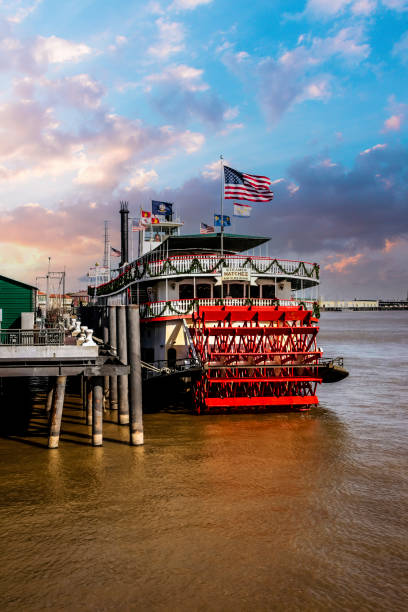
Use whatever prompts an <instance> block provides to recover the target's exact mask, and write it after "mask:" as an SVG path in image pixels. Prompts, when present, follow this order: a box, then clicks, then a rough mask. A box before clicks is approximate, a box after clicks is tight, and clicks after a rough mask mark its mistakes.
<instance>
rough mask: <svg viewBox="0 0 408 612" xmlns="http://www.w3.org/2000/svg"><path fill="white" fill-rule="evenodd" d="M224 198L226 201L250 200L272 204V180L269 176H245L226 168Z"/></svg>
mask: <svg viewBox="0 0 408 612" xmlns="http://www.w3.org/2000/svg"><path fill="white" fill-rule="evenodd" d="M224 179H225V182H224V197H225V199H226V200H250V201H251V202H270V201H271V200H272V199H273V192H272V191H271V190H270V186H271V179H269V178H268V177H267V176H257V175H256V174H245V173H244V172H238V170H234V169H233V168H229V167H228V166H224Z"/></svg>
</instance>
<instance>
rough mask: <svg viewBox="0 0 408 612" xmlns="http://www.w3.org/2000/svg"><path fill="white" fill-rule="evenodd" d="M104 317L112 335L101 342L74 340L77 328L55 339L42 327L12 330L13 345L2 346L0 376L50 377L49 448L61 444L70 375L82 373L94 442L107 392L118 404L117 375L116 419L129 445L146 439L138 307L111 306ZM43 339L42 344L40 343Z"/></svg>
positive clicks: (47, 406)
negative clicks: (124, 428)
mask: <svg viewBox="0 0 408 612" xmlns="http://www.w3.org/2000/svg"><path fill="white" fill-rule="evenodd" d="M116 309H117V310H118V312H117V313H116ZM105 315H106V316H105V317H104V318H103V320H102V321H101V323H102V324H103V326H104V327H105V328H106V329H107V330H108V333H107V334H106V335H105V337H104V339H105V342H104V341H103V340H101V341H100V345H99V346H97V345H95V343H92V344H91V345H90V344H88V345H86V342H83V343H82V345H81V344H73V343H72V336H74V334H75V331H74V332H72V336H71V334H70V333H69V332H68V333H65V334H62V335H61V334H59V335H58V340H55V338H56V337H57V336H55V335H54V336H52V335H49V336H47V334H46V333H45V334H43V335H42V336H40V335H39V334H37V332H38V331H39V330H11V332H10V336H11V337H12V338H15V339H16V340H14V342H13V343H9V344H5V343H4V341H3V344H0V378H15V377H48V379H49V386H48V393H47V397H46V402H45V406H44V408H45V411H46V412H47V413H48V414H49V437H48V448H50V449H54V448H58V445H59V438H60V431H61V420H62V414H63V408H64V398H65V388H66V383H67V378H68V377H69V376H80V377H81V391H82V397H83V401H84V408H85V409H86V419H87V424H88V425H92V446H101V445H102V444H103V401H104V396H106V394H107V393H109V400H110V402H111V408H113V409H117V408H118V403H117V399H116V398H115V390H116V389H117V380H118V377H119V381H120V386H119V389H120V395H119V400H120V401H119V410H118V422H119V424H121V425H127V426H128V427H129V443H130V444H131V445H133V446H138V445H141V444H143V443H144V436H143V411H142V382H141V365H140V330H139V308H138V306H120V307H115V306H113V307H110V308H109V312H108V313H105ZM77 328H78V326H77ZM77 328H76V329H77ZM84 329H86V328H84ZM13 331H14V335H13ZM21 332H23V333H21ZM24 332H27V333H24ZM82 333H83V332H82ZM39 337H41V339H42V340H41V342H39V341H38V338H39ZM48 337H49V338H52V340H51V341H50V342H53V343H48V342H47V338H48ZM22 338H23V339H24V341H22V340H21V339H22ZM106 339H108V342H106ZM116 339H118V342H117V341H116ZM19 341H20V342H19ZM117 344H118V346H117ZM108 381H109V383H108ZM111 392H113V393H111ZM112 395H113V397H112Z"/></svg>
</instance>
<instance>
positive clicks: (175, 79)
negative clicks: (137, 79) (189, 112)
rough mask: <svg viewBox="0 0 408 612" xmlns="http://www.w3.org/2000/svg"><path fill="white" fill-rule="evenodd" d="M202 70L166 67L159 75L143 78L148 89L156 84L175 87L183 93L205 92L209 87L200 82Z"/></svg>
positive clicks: (176, 66)
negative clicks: (183, 91)
mask: <svg viewBox="0 0 408 612" xmlns="http://www.w3.org/2000/svg"><path fill="white" fill-rule="evenodd" d="M203 72H204V71H203V70H201V69H199V68H193V67H192V66H187V65H186V64H178V65H172V66H167V67H166V68H164V69H163V70H162V71H161V72H159V73H154V74H150V75H148V76H147V77H145V79H144V80H145V82H146V83H147V84H148V89H149V90H150V88H151V86H152V85H154V84H157V83H167V84H171V85H173V86H174V85H176V86H178V87H180V88H181V89H183V90H185V91H206V90H207V89H209V85H208V84H207V83H204V82H203V81H202V75H203Z"/></svg>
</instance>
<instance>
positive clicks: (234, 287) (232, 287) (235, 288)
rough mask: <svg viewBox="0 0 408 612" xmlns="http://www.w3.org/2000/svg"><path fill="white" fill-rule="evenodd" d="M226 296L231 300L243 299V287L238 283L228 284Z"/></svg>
mask: <svg viewBox="0 0 408 612" xmlns="http://www.w3.org/2000/svg"><path fill="white" fill-rule="evenodd" d="M227 296H228V297H232V298H242V297H244V285H241V284H238V283H229V285H228V292H227Z"/></svg>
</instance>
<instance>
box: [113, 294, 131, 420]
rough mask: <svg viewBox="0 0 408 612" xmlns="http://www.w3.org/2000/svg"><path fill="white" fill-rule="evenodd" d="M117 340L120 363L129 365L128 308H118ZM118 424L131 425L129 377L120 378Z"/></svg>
mask: <svg viewBox="0 0 408 612" xmlns="http://www.w3.org/2000/svg"><path fill="white" fill-rule="evenodd" d="M116 340H117V347H118V348H117V352H118V357H119V359H120V361H121V362H122V363H124V364H127V362H128V360H127V339H126V306H117V307H116ZM118 423H119V425H127V424H128V423H129V400H128V376H127V374H125V375H122V376H118Z"/></svg>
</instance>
